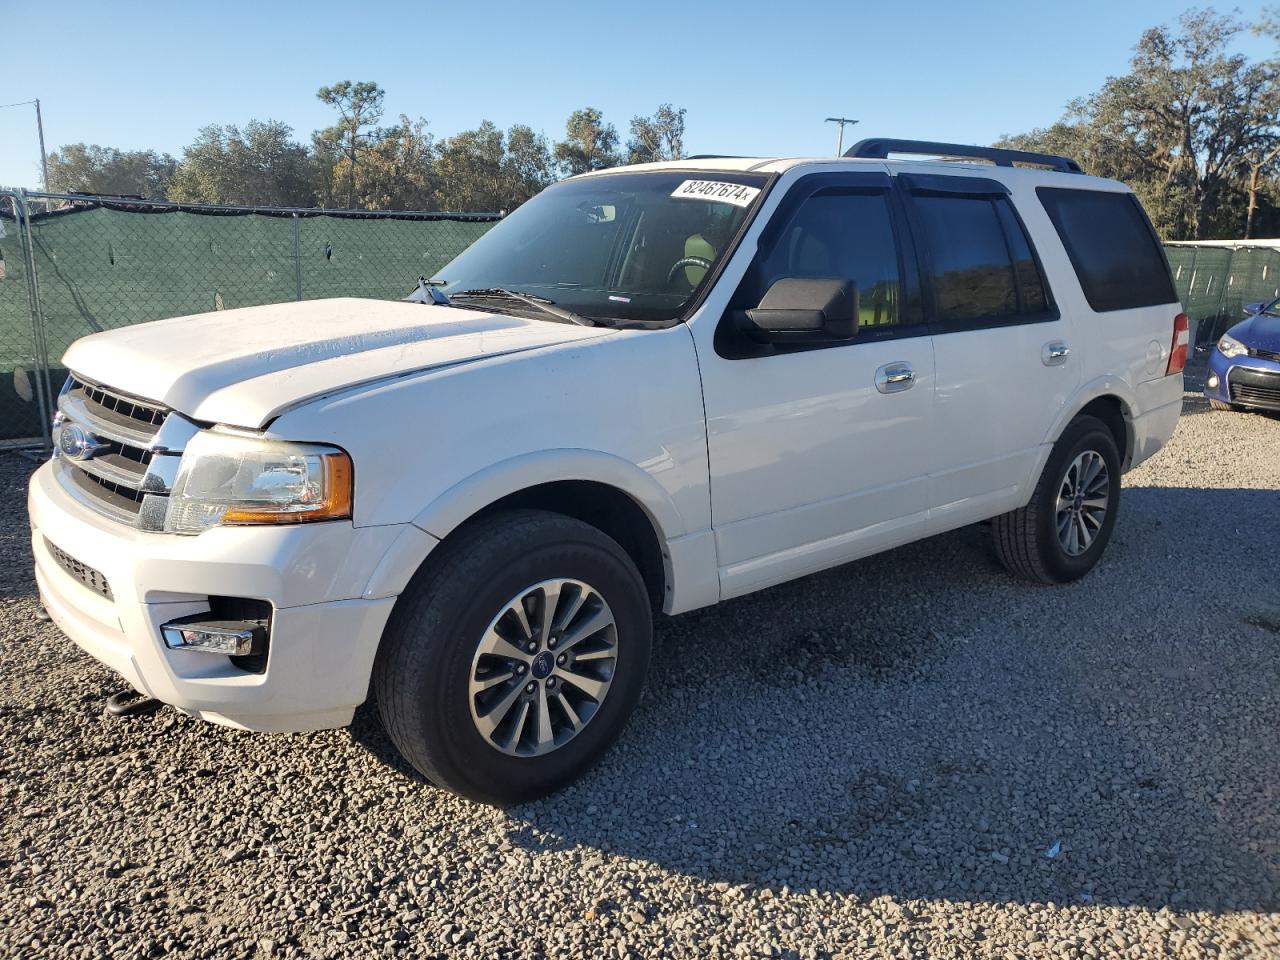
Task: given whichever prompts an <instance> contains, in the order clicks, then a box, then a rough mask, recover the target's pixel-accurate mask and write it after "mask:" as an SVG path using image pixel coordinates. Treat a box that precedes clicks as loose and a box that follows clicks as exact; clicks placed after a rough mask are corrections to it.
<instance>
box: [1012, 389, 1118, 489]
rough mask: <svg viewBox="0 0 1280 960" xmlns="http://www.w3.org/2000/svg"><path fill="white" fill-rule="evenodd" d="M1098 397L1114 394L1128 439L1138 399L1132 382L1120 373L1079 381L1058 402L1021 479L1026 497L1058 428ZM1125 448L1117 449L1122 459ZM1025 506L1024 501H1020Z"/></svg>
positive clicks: (1044, 460) (1060, 428)
mask: <svg viewBox="0 0 1280 960" xmlns="http://www.w3.org/2000/svg"><path fill="white" fill-rule="evenodd" d="M1098 397H1115V398H1116V399H1118V400H1119V401H1120V412H1121V413H1123V414H1124V419H1125V422H1126V424H1128V425H1129V426H1128V430H1129V434H1130V439H1131V440H1132V436H1133V426H1132V423H1133V418H1134V416H1135V415H1136V414H1137V410H1138V399H1137V394H1136V393H1135V391H1134V389H1133V387H1132V386H1130V385H1129V382H1128V381H1127V380H1125V379H1124V378H1123V377H1115V376H1105V377H1097V378H1095V379H1093V380H1090V381H1089V382H1088V383H1082V384H1081V385H1080V386H1079V387H1077V388H1076V392H1075V393H1073V394H1072V395H1071V398H1070V399H1069V400H1068V401H1067V402H1066V403H1064V404H1063V405H1062V409H1061V410H1060V411H1059V412H1058V416H1057V419H1055V420H1054V422H1053V426H1051V427H1050V428H1049V430H1048V432H1047V433H1046V434H1045V436H1044V439H1043V440H1042V441H1041V442H1040V452H1039V453H1037V454H1036V459H1035V462H1034V463H1033V464H1032V466H1031V473H1030V474H1029V475H1028V476H1027V477H1025V478H1024V479H1023V484H1022V489H1023V490H1025V491H1026V494H1027V497H1028V498H1030V496H1031V493H1032V491H1034V490H1035V487H1036V481H1037V480H1038V479H1039V477H1040V473H1041V471H1043V470H1044V465H1045V463H1046V462H1047V461H1048V459H1049V454H1050V453H1051V452H1052V451H1053V445H1054V444H1055V443H1056V442H1057V441H1058V438H1059V437H1060V436H1062V431H1063V430H1065V429H1067V424H1069V423H1070V422H1071V421H1072V420H1074V419H1075V418H1076V415H1077V414H1078V413H1079V412H1080V411H1081V410H1083V409H1084V408H1085V407H1086V406H1088V405H1089V404H1090V403H1091V402H1092V401H1094V400H1097V399H1098ZM1124 457H1125V451H1123V450H1121V451H1120V458H1121V460H1123V459H1124ZM1024 506H1025V504H1024Z"/></svg>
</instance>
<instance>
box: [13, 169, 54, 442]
mask: <svg viewBox="0 0 1280 960" xmlns="http://www.w3.org/2000/svg"><path fill="white" fill-rule="evenodd" d="M13 213H14V220H15V221H16V222H17V226H18V236H19V238H20V239H21V242H22V248H23V254H24V255H25V258H26V261H27V262H26V267H27V303H28V305H29V307H30V311H31V353H32V356H31V362H32V364H33V366H34V369H33V370H32V371H31V373H32V377H33V378H34V379H35V388H36V403H37V405H38V407H39V410H40V422H41V424H42V425H43V429H42V430H41V431H40V447H41V449H43V450H50V451H51V450H52V443H53V438H52V436H51V433H50V431H51V425H52V418H53V414H52V405H51V403H50V392H51V391H50V389H49V348H48V344H47V342H46V340H45V336H44V312H43V311H42V310H41V309H40V279H39V277H37V276H36V238H35V233H34V232H33V231H32V229H31V208H30V207H28V206H27V194H26V191H25V190H23V189H22V188H21V187H19V188H18V189H17V190H15V191H14V194H13Z"/></svg>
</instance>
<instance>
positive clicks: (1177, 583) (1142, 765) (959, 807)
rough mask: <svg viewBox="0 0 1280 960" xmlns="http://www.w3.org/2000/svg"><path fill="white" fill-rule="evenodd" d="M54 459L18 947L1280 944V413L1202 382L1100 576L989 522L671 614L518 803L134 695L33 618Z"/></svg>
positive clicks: (20, 784) (1223, 947) (21, 617)
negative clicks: (487, 803) (1241, 409)
mask: <svg viewBox="0 0 1280 960" xmlns="http://www.w3.org/2000/svg"><path fill="white" fill-rule="evenodd" d="M1190 385H1191V382H1190V381H1189V386H1190ZM30 469H31V465H30V463H28V462H26V461H24V460H22V459H20V458H18V457H16V456H7V457H3V458H0V487H2V488H3V489H5V490H7V493H8V495H7V496H6V497H5V499H4V501H3V502H5V503H7V504H9V506H8V507H7V508H6V509H5V510H4V513H3V516H2V517H0V538H2V539H3V547H4V550H3V553H2V554H0V556H3V559H2V560H0V602H2V603H3V604H4V606H5V615H4V616H3V617H2V618H0V652H2V653H3V663H4V669H3V674H2V675H0V691H2V692H0V711H2V713H0V730H2V737H0V790H2V791H3V801H4V802H3V810H2V811H0V822H2V823H3V831H2V833H0V875H2V876H3V884H4V886H3V891H2V892H0V955H4V956H14V957H17V956H35V955H42V956H60V957H62V956H66V957H98V956H113V957H154V956H162V955H175V956H200V957H268V956H290V957H292V956H351V957H364V956H376V955H399V956H413V957H421V956H436V955H439V956H454V955H457V956H477V957H479V956H498V957H540V956H546V957H578V956H582V957H587V956H592V957H596V956H605V957H613V956H617V957H619V958H622V957H626V956H632V955H634V956H642V957H654V956H674V957H695V956H696V957H706V956H722V955H723V956H784V957H796V956H798V957H806V958H807V957H815V956H822V957H825V956H840V957H862V956H869V957H880V956H886V957H887V956H893V957H925V956H928V957H971V956H974V957H987V956H993V957H1010V958H1015V957H1028V956H1045V957H1092V958H1096V957H1100V956H1106V957H1118V956H1123V957H1135V958H1136V957H1149V956H1157V955H1169V956H1179V957H1196V956H1231V957H1236V956H1240V957H1245V956H1258V957H1262V956H1268V957H1275V956H1277V955H1280V752H1278V750H1277V745H1276V737H1277V724H1278V722H1280V695H1278V692H1277V691H1280V666H1278V659H1277V656H1276V652H1277V648H1278V647H1280V588H1278V587H1277V581H1276V560H1275V557H1276V552H1275V545H1276V544H1277V543H1280V509H1277V508H1278V507H1280V504H1278V503H1277V496H1276V490H1277V488H1280V418H1267V417H1263V416H1258V415H1252V414H1236V413H1218V412H1209V411H1208V410H1207V407H1206V405H1205V404H1204V403H1203V401H1201V400H1199V398H1198V397H1193V396H1189V399H1188V403H1187V408H1186V411H1185V413H1184V416H1183V418H1182V421H1181V423H1180V424H1179V427H1178V432H1177V435H1176V437H1175V439H1174V441H1173V443H1172V444H1171V445H1170V446H1169V447H1168V448H1167V449H1166V450H1165V451H1163V452H1162V453H1161V454H1160V455H1158V456H1157V457H1156V458H1154V459H1153V460H1152V461H1150V462H1149V463H1148V464H1146V465H1144V466H1143V467H1141V468H1140V469H1138V470H1136V471H1135V472H1134V473H1132V474H1130V475H1129V476H1128V477H1127V479H1126V489H1125V492H1124V498H1123V508H1122V509H1123V514H1122V517H1121V519H1120V522H1119V525H1118V527H1117V529H1116V536H1115V538H1114V540H1113V541H1112V544H1111V546H1110V548H1109V550H1108V552H1107V554H1106V557H1105V558H1104V560H1103V562H1102V564H1101V565H1100V566H1099V568H1098V569H1097V570H1095V571H1094V572H1093V573H1092V574H1091V575H1090V576H1089V577H1087V578H1086V579H1085V580H1084V581H1083V582H1080V583H1077V584H1074V585H1072V586H1068V587H1060V588H1038V587H1032V586H1027V585H1024V584H1021V583H1017V582H1014V581H1013V580H1011V579H1009V578H1008V577H1006V576H1005V575H1004V574H1003V573H1001V572H1000V571H999V570H998V569H997V567H996V566H995V563H994V561H993V560H992V559H991V555H990V552H989V550H988V549H987V548H986V544H985V542H984V532H983V531H982V530H980V529H971V530H966V531H961V532H958V533H955V534H952V535H948V536H945V537H940V538H936V539H934V540H931V541H928V542H925V543H920V544H915V545H912V546H910V547H906V548H903V549H900V550H896V551H893V552H892V553H889V554H886V555H883V556H881V557H877V558H873V559H870V560H867V561H863V562H861V563H857V564H853V565H850V566H847V567H844V568H842V569H839V570H834V571H830V572H827V573H824V574H821V575H818V576H814V577H810V578H807V579H805V580H803V581H800V582H796V583H792V584H788V585H784V586H781V587H777V588H774V589H771V590H768V591H765V592H763V593H760V594H757V595H754V596H751V597H747V598H744V599H741V600H737V601H734V602H732V603H728V604H725V605H723V606H722V607H720V608H717V609H713V610H706V611H700V612H697V613H694V614H690V615H687V616H684V617H680V618H677V619H673V620H670V619H669V620H665V621H663V622H661V623H660V624H659V626H658V635H657V649H656V654H655V662H654V669H653V673H652V676H651V678H650V687H649V692H648V694H647V695H646V698H645V700H644V701H643V702H642V704H641V707H640V710H639V712H638V714H637V716H636V718H635V720H634V722H633V723H632V725H631V727H630V728H629V729H628V732H627V733H626V734H625V735H624V737H623V740H622V742H621V743H620V744H619V746H618V747H617V748H616V749H615V750H614V751H613V752H612V753H611V754H610V755H609V756H608V758H607V759H606V760H605V761H604V763H603V764H602V765H601V766H600V767H598V768H597V769H596V770H595V772H593V773H592V774H591V775H590V776H589V777H588V778H587V779H586V780H584V781H583V782H581V783H580V784H578V785H576V786H574V787H571V788H570V789H568V790H566V791H565V792H563V793H561V794H559V795H557V796H555V797H553V798H551V799H548V800H545V801H542V802H539V803H535V804H531V805H528V806H524V807H520V808H516V809H514V810H510V811H506V812H503V811H499V810H494V809H491V808H486V807H479V806H474V805H471V804H469V803H466V802H463V801H459V800H456V799H454V798H452V797H451V796H448V795H446V794H443V793H441V792H439V791H437V790H435V789H433V788H431V787H429V786H427V785H425V784H423V783H422V782H420V781H419V780H418V779H416V778H415V777H414V776H413V775H412V774H411V773H410V771H408V770H407V769H406V768H405V767H404V765H403V764H401V763H399V762H398V761H397V760H395V759H394V756H393V754H392V750H391V748H390V745H389V744H388V742H387V740H386V738H385V737H384V736H383V735H382V733H381V731H380V730H379V728H378V725H377V722H376V719H375V717H374V716H373V715H372V713H371V712H370V711H369V710H367V709H365V710H362V712H361V714H360V715H359V716H358V717H357V722H356V724H355V726H354V727H353V728H352V729H350V730H343V731H335V732H331V733H324V734H310V735H300V736H266V735H252V734H243V733H237V732H234V731H229V730H224V729H220V728H218V727H215V726H211V725H208V724H205V723H201V722H200V721H196V720H191V719H188V718H185V717H182V716H179V715H177V714H176V713H174V712H173V711H172V710H169V709H167V708H166V709H163V710H161V711H159V712H158V713H155V714H153V715H151V716H146V717H138V718H131V719H123V720H115V719H109V718H107V717H105V716H104V715H103V713H102V701H103V696H104V692H105V691H108V690H110V689H113V688H114V687H115V686H116V683H115V681H114V680H113V678H112V676H111V675H110V674H109V673H108V672H106V671H105V670H103V669H101V668H99V667H98V666H96V664H94V663H93V662H92V661H91V660H90V659H89V658H88V657H86V656H85V655H83V654H81V653H80V652H79V651H78V650H77V649H76V648H75V647H74V646H72V645H71V644H70V643H69V642H68V641H66V640H64V639H63V638H61V637H60V636H59V635H58V633H57V631H56V630H55V629H53V628H51V627H50V626H47V625H43V624H40V623H38V622H36V621H35V620H34V619H33V613H34V610H35V596H34V587H33V584H32V579H31V576H30V573H29V563H30V557H29V553H28V549H27V547H26V544H25V542H24V538H25V534H26V523H25V518H24V515H23V514H24V511H23V507H22V504H23V501H24V494H23V486H24V484H25V479H26V476H27V474H28V473H29V471H30ZM1051 848H1052V849H1053V850H1057V851H1058V852H1057V855H1056V856H1055V857H1049V856H1047V853H1046V852H1047V851H1049V850H1050V849H1051Z"/></svg>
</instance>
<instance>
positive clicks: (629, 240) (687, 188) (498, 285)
mask: <svg viewBox="0 0 1280 960" xmlns="http://www.w3.org/2000/svg"><path fill="white" fill-rule="evenodd" d="M766 180H767V178H766V177H764V176H761V175H754V174H740V173H705V172H694V171H662V172H655V173H617V174H605V175H601V176H593V177H584V178H582V179H580V180H567V181H565V182H564V183H559V184H556V185H554V186H551V187H548V188H547V189H546V190H544V191H543V192H542V193H540V194H538V195H537V196H536V197H534V198H533V199H532V200H530V201H529V202H528V203H525V204H524V205H523V206H521V207H519V208H518V209H517V210H516V211H515V212H514V213H512V214H511V215H510V216H509V217H507V218H506V219H505V220H503V221H502V222H500V223H499V224H497V225H496V226H495V227H494V228H493V229H492V230H490V231H489V232H488V233H486V234H485V235H484V236H483V237H481V238H480V239H479V240H477V241H476V242H475V243H474V244H472V245H471V246H470V247H468V248H467V249H466V250H465V251H464V252H463V253H462V254H461V255H459V256H458V257H457V258H456V259H454V260H453V261H452V262H451V263H450V264H449V265H448V266H446V267H444V268H443V269H442V270H440V272H439V273H438V274H437V278H438V286H439V288H440V289H441V290H442V291H444V293H446V294H447V295H449V296H451V297H453V296H459V295H461V294H463V293H465V292H466V291H469V290H494V289H505V290H511V291H515V292H517V293H522V294H529V295H532V296H535V297H543V298H545V299H547V300H550V301H552V302H554V303H555V304H556V305H558V306H560V307H563V308H564V309H566V310H570V311H572V312H574V313H577V314H581V315H582V316H584V317H589V318H592V319H599V320H604V321H606V322H607V321H620V320H625V321H647V322H666V321H671V320H674V319H676V318H678V317H680V316H681V315H682V314H683V313H684V310H685V307H686V306H687V305H688V304H689V302H690V301H691V300H692V299H693V297H694V295H695V294H696V293H698V291H699V288H700V287H701V286H702V284H703V283H704V282H705V281H706V278H707V277H708V276H709V275H710V273H711V272H712V271H713V270H714V268H715V266H716V265H717V264H718V263H719V261H720V260H721V259H722V258H723V257H724V256H725V254H726V252H727V251H728V248H729V246H730V244H731V243H732V241H733V239H734V237H735V236H736V235H737V233H738V229H739V227H741V225H742V223H743V221H744V220H745V219H746V218H747V216H748V214H749V213H750V212H751V211H753V210H754V209H755V206H756V201H757V200H758V199H759V196H760V194H761V192H762V189H763V187H764V184H765V182H766ZM461 299H463V300H465V299H466V298H465V297H461ZM495 305H496V306H499V307H500V308H501V309H504V310H506V309H516V310H520V311H524V310H525V309H527V308H526V307H522V306H520V305H519V304H518V303H501V304H498V303H496V301H494V300H486V301H485V308H486V309H491V308H493V307H494V306H495Z"/></svg>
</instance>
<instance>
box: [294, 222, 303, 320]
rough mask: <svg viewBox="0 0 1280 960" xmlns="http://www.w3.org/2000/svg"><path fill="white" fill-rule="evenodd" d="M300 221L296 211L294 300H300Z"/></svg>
mask: <svg viewBox="0 0 1280 960" xmlns="http://www.w3.org/2000/svg"><path fill="white" fill-rule="evenodd" d="M301 222H302V221H301V220H300V219H299V217H298V214H297V211H294V214H293V286H294V291H295V295H294V298H293V299H295V300H301V299H302V252H301V249H302V248H301V243H300V240H299V237H298V234H299V231H300V226H299V225H300V224H301Z"/></svg>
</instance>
